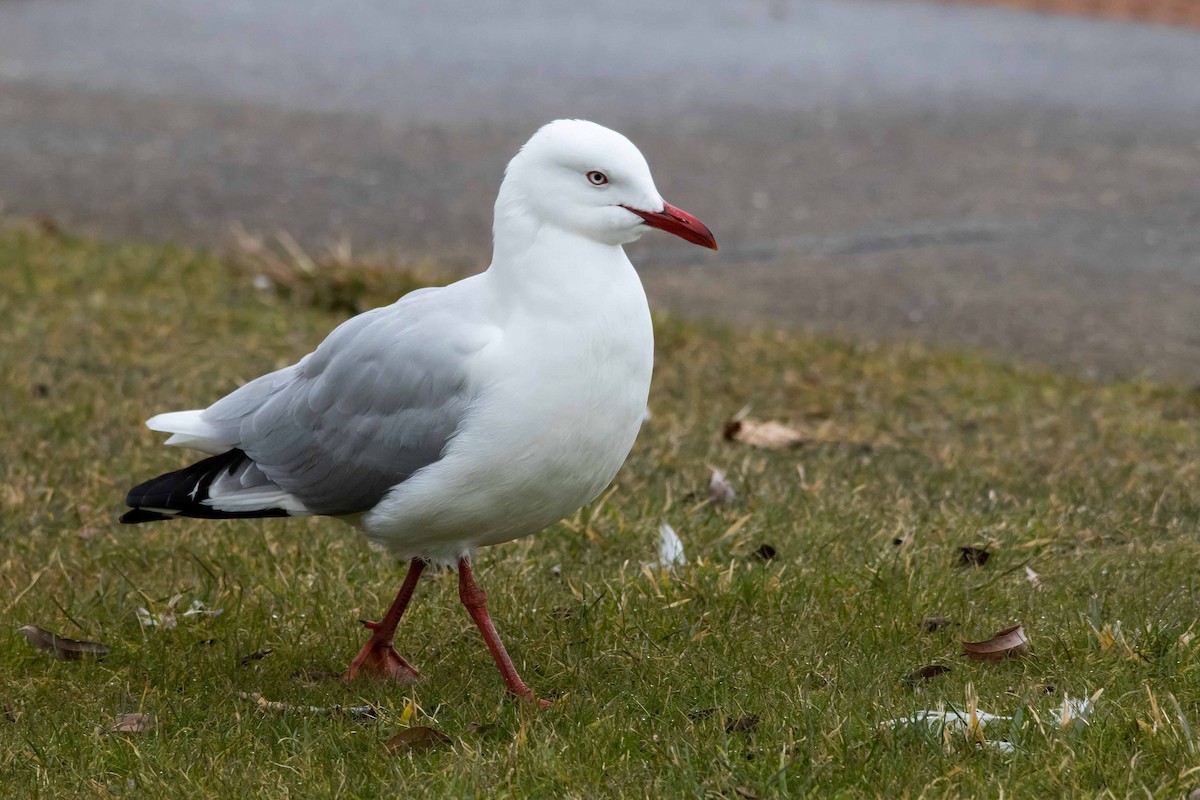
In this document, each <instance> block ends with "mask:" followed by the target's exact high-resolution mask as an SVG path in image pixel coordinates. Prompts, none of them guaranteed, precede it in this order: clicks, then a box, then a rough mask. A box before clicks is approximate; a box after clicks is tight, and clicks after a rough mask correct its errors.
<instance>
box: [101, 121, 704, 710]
mask: <svg viewBox="0 0 1200 800" xmlns="http://www.w3.org/2000/svg"><path fill="white" fill-rule="evenodd" d="M649 228H657V229H659V230H663V231H666V232H668V233H672V234H675V235H676V236H679V237H681V238H683V239H684V240H686V241H688V242H692V243H694V244H698V245H702V246H704V247H708V248H711V249H713V250H716V249H717V243H716V239H715V238H714V237H713V234H712V232H711V231H710V230H709V229H708V227H707V226H705V225H704V223H702V222H700V220H698V219H696V218H695V217H694V216H692V215H691V214H688V213H687V212H685V211H682V210H680V209H678V208H676V207H675V206H672V205H670V204H669V203H667V202H665V201H664V200H663V199H662V197H661V196H660V195H659V193H658V190H657V189H656V188H655V185H654V179H653V178H652V177H651V175H650V168H649V167H648V166H647V164H646V159H645V158H644V157H643V156H642V154H641V152H639V151H638V149H637V147H635V146H634V144H633V143H632V142H630V141H629V140H628V139H627V138H625V137H624V136H622V135H621V134H619V133H617V132H616V131H612V130H609V129H608V128H605V127H602V126H600V125H597V124H596V123H593V122H587V121H583V120H558V121H555V122H551V123H549V124H547V125H545V126H543V127H542V128H540V129H539V130H538V131H537V132H536V133H535V134H534V135H533V137H532V138H530V140H529V141H528V142H527V143H526V144H525V145H524V146H523V147H522V148H521V149H520V151H519V152H518V153H517V155H516V156H515V157H514V158H513V159H512V160H511V161H510V162H509V164H508V167H507V169H506V170H505V172H504V180H503V182H502V183H501V184H500V192H499V194H498V196H497V198H496V206H495V221H494V224H493V230H492V234H493V241H494V247H493V254H492V262H491V265H490V266H489V267H488V268H487V269H486V270H485V271H483V272H481V273H479V274H476V275H472V276H470V277H468V278H464V279H463V280H460V281H458V282H456V283H452V284H449V285H447V286H443V287H436V288H427V289H420V290H417V291H414V292H409V293H408V294H406V295H404V296H403V297H401V298H400V299H399V300H397V301H396V302H395V303H393V304H392V305H389V306H384V307H382V308H376V309H373V310H371V311H367V312H365V313H363V314H360V315H358V316H356V317H353V318H351V319H349V320H347V321H346V322H344V323H342V324H341V325H339V326H338V327H337V328H336V329H335V330H334V331H333V332H332V333H331V334H329V336H328V338H326V339H325V341H323V342H322V343H321V344H320V345H319V346H318V347H317V348H316V350H314V351H313V352H312V353H310V354H308V355H307V356H305V357H304V358H302V359H300V360H299V361H298V362H297V363H295V364H293V365H292V366H289V367H285V368H283V369H281V370H278V371H276V372H271V373H269V374H267V375H263V376H262V377H260V378H257V379H256V380H253V381H250V382H249V383H247V384H245V385H244V386H242V387H241V388H239V389H237V390H235V391H234V392H232V393H231V394H229V395H227V396H225V397H224V398H222V399H220V400H218V401H217V402H215V403H213V404H212V405H211V406H209V407H208V408H204V409H195V410H191V411H173V412H169V413H164V414H159V415H157V416H154V417H151V418H150V419H149V420H148V421H147V423H146V425H147V427H149V428H150V429H151V430H154V431H159V432H162V433H169V434H171V436H170V438H168V439H167V440H166V444H168V445H175V446H179V447H185V448H190V449H193V450H198V451H201V452H204V453H207V454H209V455H210V457H209V458H205V459H204V460H202V461H198V462H196V463H195V464H192V465H191V466H189V467H185V468H184V469H180V470H177V471H175V472H169V473H167V474H165V475H160V476H159V477H157V478H153V479H151V480H149V481H146V482H145V483H142V484H139V485H138V486H135V487H134V488H133V489H131V490H130V491H129V494H128V495H127V497H126V499H125V502H126V504H127V505H128V506H129V507H130V510H128V511H127V512H126V513H125V514H124V515H123V516H122V517H121V522H123V523H131V524H132V523H141V522H153V521H158V520H168V519H174V518H177V517H193V518H203V519H241V518H248V517H288V516H293V517H294V516H312V515H322V516H331V517H337V518H339V519H342V520H344V521H346V522H348V523H351V524H352V525H354V526H356V527H357V528H358V529H359V530H360V531H361V532H362V533H363V534H364V535H365V536H366V537H367V538H368V539H369V540H370V541H371V542H373V543H375V544H377V545H381V546H382V547H383V548H384V549H385V550H386V551H388V552H389V553H390V554H391V555H392V556H394V557H395V558H397V559H399V560H402V561H407V562H408V564H409V567H408V572H407V574H406V576H405V578H404V582H403V584H402V585H401V587H400V590H399V592H397V594H396V599H395V600H394V601H393V603H392V605H391V607H390V608H389V609H388V610H387V612H386V613H385V614H384V616H383V618H382V619H380V620H379V621H377V622H372V621H364V623H363V624H364V625H365V626H366V627H367V628H368V629H369V630H370V637H369V638H368V640H367V642H366V644H365V645H363V647H362V650H361V651H360V652H359V653H358V655H357V656H356V657H355V658H354V660H353V661H352V662H351V664H350V667H349V669H348V670H347V671H346V673H345V675H344V677H345V678H346V679H347V680H349V679H353V678H355V677H356V676H358V675H360V674H364V675H374V676H379V677H383V678H387V679H390V680H393V681H396V682H397V683H409V682H413V681H416V680H419V679H420V678H421V677H422V676H421V674H420V673H419V672H418V671H417V669H416V668H415V667H413V666H412V665H411V664H410V663H409V662H408V661H407V660H405V659H404V658H403V657H402V656H401V655H400V654H399V653H397V652H396V650H395V648H394V647H393V637H394V635H395V631H396V626H397V624H398V623H399V622H400V619H401V617H402V615H403V614H404V612H405V609H406V608H407V607H408V604H409V601H410V600H411V599H412V596H413V592H414V590H415V589H416V586H417V582H418V580H419V579H420V577H421V574H422V572H423V571H424V569H425V568H426V567H427V566H429V565H431V564H432V565H437V566H446V567H456V568H457V570H458V580H459V598H460V599H461V601H462V603H463V605H464V606H465V607H466V609H467V611H468V613H469V614H470V616H471V618H472V619H473V620H474V622H475V625H476V626H477V627H478V628H479V631H480V633H481V634H482V636H483V639H484V642H485V643H486V645H487V647H488V650H490V651H491V655H492V657H493V659H494V660H495V662H496V666H497V667H498V668H499V670H500V673H501V675H502V676H503V678H504V683H505V686H506V688H507V690H508V692H509V693H511V694H512V695H514V696H516V697H519V698H523V699H525V700H529V701H531V702H534V703H537V704H539V705H542V706H543V707H544V706H546V705H549V704H548V703H547V702H546V701H544V700H540V699H539V698H538V697H537V696H536V695H535V694H534V692H533V691H532V690H531V689H530V688H529V687H528V686H527V685H526V684H525V682H524V681H522V680H521V677H520V675H518V674H517V670H516V668H515V667H514V666H513V663H512V659H511V658H509V656H508V653H507V651H506V650H505V647H504V643H503V642H502V641H501V640H500V636H499V634H498V633H497V632H496V628H495V625H494V624H493V623H492V620H491V616H490V615H489V613H488V608H487V595H486V594H485V593H484V591H483V590H482V589H480V588H479V586H478V585H477V584H476V583H475V578H474V575H473V573H472V569H471V558H472V553H473V552H474V551H475V550H477V549H478V548H480V547H484V546H487V545H494V544H500V543H501V542H507V541H511V540H513V539H517V538H520V537H523V536H528V535H530V534H532V533H536V532H538V531H540V530H542V529H544V528H546V527H547V526H549V525H551V524H553V523H555V522H557V521H558V520H560V519H562V518H563V517H566V516H568V515H569V514H572V513H574V512H575V511H576V510H577V509H578V508H580V507H581V506H583V505H584V504H585V503H588V502H589V501H591V500H593V499H594V498H596V497H597V496H598V495H599V494H600V493H601V492H602V491H603V490H604V488H605V487H606V486H607V485H608V484H609V483H610V482H611V481H612V479H613V477H614V476H615V475H616V474H617V470H618V469H619V468H620V467H621V464H622V463H624V461H625V458H626V456H627V455H628V454H629V451H630V449H631V448H632V447H633V442H634V439H635V438H636V437H637V434H638V430H639V428H640V427H641V423H642V419H643V416H644V414H645V409H646V400H647V396H648V394H649V390H650V375H651V371H652V367H653V361H654V352H653V351H654V337H653V331H652V329H651V323H650V309H649V307H648V305H647V303H646V295H645V292H644V290H643V289H642V284H641V281H640V280H639V279H638V275H637V272H636V271H635V270H634V268H633V265H632V264H631V263H630V262H629V259H628V258H627V257H626V255H625V251H624V249H623V245H625V244H628V243H630V242H633V241H635V240H637V239H638V238H640V237H641V236H642V234H644V233H645V232H646V231H647V230H648V229H649Z"/></svg>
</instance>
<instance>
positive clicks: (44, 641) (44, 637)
mask: <svg viewBox="0 0 1200 800" xmlns="http://www.w3.org/2000/svg"><path fill="white" fill-rule="evenodd" d="M18 630H19V631H20V632H21V633H23V634H25V638H26V639H28V640H29V643H30V644H31V645H33V646H34V647H36V648H37V649H39V650H45V651H46V652H47V653H49V654H50V655H52V656H54V657H55V658H57V659H58V660H59V661H75V660H76V659H79V658H83V657H84V656H85V655H86V656H95V657H96V658H103V657H104V656H106V655H108V645H106V644H100V643H99V642H83V641H78V640H76V639H68V638H66V637H65V636H59V635H58V634H54V633H51V632H50V631H47V630H42V629H41V628H39V627H37V626H36V625H26V626H24V627H22V628H18Z"/></svg>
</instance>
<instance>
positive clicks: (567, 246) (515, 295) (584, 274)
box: [485, 203, 644, 314]
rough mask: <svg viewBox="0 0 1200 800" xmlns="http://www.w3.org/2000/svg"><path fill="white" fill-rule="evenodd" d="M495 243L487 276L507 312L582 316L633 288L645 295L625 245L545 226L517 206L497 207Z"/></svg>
mask: <svg viewBox="0 0 1200 800" xmlns="http://www.w3.org/2000/svg"><path fill="white" fill-rule="evenodd" d="M493 239H494V246H493V250H492V264H491V266H490V267H488V270H487V272H486V273H485V274H486V275H487V276H488V280H489V283H491V285H492V286H493V287H494V289H495V296H496V299H497V302H498V303H499V305H500V306H501V307H502V310H504V311H511V310H513V309H515V308H516V307H524V308H532V309H540V310H546V309H558V310H559V311H561V312H563V313H567V314H572V313H580V312H583V311H586V310H587V309H589V308H593V307H595V306H596V305H597V303H603V302H604V298H605V296H607V295H609V294H610V293H611V292H612V291H614V290H616V291H622V290H624V289H625V287H629V286H630V285H631V284H635V285H636V287H637V290H638V292H639V293H640V292H641V282H640V281H639V280H638V277H637V273H636V272H635V271H634V269H633V265H632V264H630V263H629V259H628V258H627V257H626V255H625V251H624V249H623V248H622V247H621V246H620V245H615V244H608V243H605V242H598V241H596V240H595V239H592V238H590V237H588V236H585V235H583V234H580V233H576V232H574V231H569V230H566V229H564V228H560V227H558V226H556V225H551V224H547V223H543V222H541V221H540V220H537V219H535V218H534V217H533V216H532V215H531V214H529V213H528V212H525V211H524V209H521V208H519V207H517V206H515V205H502V204H501V203H497V204H496V222H495V225H494V226H493ZM643 302H644V301H643Z"/></svg>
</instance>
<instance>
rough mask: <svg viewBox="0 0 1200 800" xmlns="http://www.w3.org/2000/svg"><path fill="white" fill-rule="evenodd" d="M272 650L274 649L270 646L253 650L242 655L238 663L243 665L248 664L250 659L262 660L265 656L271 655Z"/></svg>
mask: <svg viewBox="0 0 1200 800" xmlns="http://www.w3.org/2000/svg"><path fill="white" fill-rule="evenodd" d="M274 652H275V651H274V650H272V649H271V648H269V647H264V648H263V649H261V650H255V651H254V652H253V653H251V654H250V655H248V656H242V659H241V662H240V663H241V665H242V666H243V667H245V666H249V664H250V662H251V661H262V660H263V659H264V658H266V657H267V656H269V655H271V653H274Z"/></svg>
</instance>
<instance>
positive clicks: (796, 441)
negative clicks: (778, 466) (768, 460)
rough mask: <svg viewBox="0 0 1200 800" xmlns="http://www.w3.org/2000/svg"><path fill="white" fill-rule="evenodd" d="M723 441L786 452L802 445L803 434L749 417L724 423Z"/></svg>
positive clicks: (776, 423) (774, 423)
mask: <svg viewBox="0 0 1200 800" xmlns="http://www.w3.org/2000/svg"><path fill="white" fill-rule="evenodd" d="M724 436H725V440H726V441H729V442H742V443H743V444H748V445H750V446H751V447H762V448H766V449H767V450H787V449H789V448H792V447H799V446H800V445H802V444H804V441H805V437H804V434H802V433H800V431H798V430H796V429H795V428H789V427H788V426H787V425H784V424H782V423H779V422H760V421H758V420H755V419H750V418H749V417H746V418H743V419H731V420H730V421H729V422H727V423H725V430H724Z"/></svg>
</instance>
